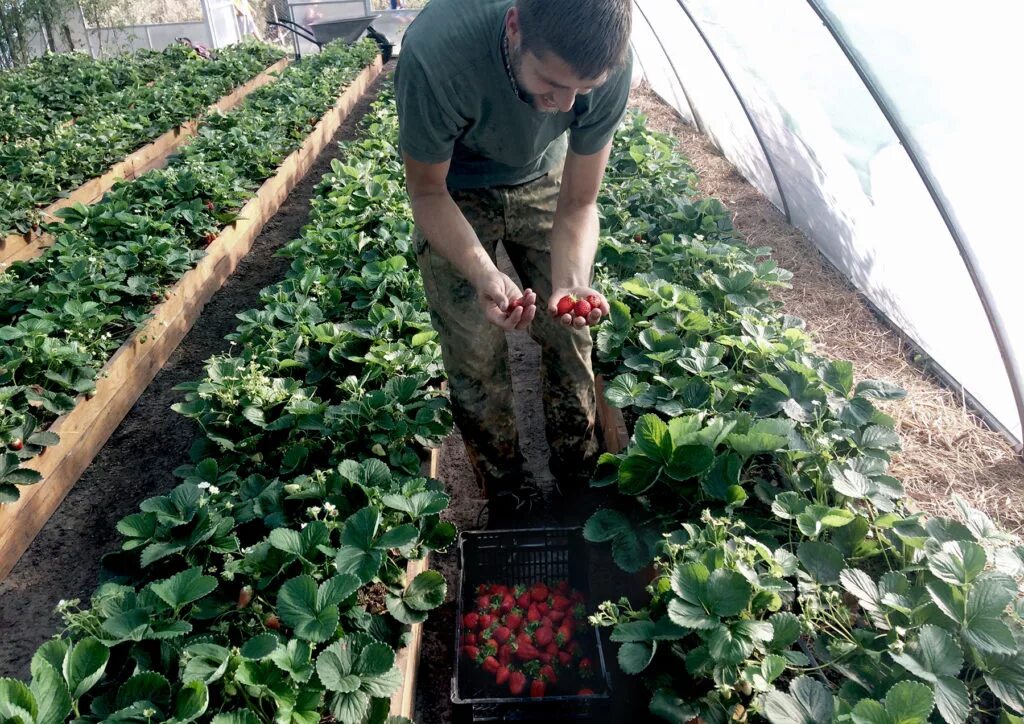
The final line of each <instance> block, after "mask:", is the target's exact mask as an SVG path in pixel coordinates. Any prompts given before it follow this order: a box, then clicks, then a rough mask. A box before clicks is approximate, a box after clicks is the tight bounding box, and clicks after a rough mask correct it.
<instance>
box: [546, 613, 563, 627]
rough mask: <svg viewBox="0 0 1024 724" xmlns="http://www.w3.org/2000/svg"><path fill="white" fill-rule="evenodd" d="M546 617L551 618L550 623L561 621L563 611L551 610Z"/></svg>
mask: <svg viewBox="0 0 1024 724" xmlns="http://www.w3.org/2000/svg"><path fill="white" fill-rule="evenodd" d="M548 618H550V619H551V623H553V624H559V623H562V619H564V618H565V611H552V612H551V613H549V614H548Z"/></svg>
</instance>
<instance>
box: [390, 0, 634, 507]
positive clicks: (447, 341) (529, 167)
mask: <svg viewBox="0 0 1024 724" xmlns="http://www.w3.org/2000/svg"><path fill="white" fill-rule="evenodd" d="M630 20H631V4H630V0H432V1H431V3H430V4H429V5H428V6H427V7H426V8H425V9H424V10H423V11H422V12H421V13H420V15H419V17H417V19H416V20H415V22H413V23H412V25H411V26H410V27H409V30H408V32H407V33H406V35H405V37H404V39H403V42H402V51H401V58H400V60H399V63H398V69H397V71H396V75H395V89H396V96H397V102H398V113H399V127H400V132H399V145H400V148H401V151H402V155H403V159H404V162H405V174H406V185H407V188H408V192H409V197H410V200H411V203H412V211H413V216H414V218H415V222H416V231H415V235H414V242H415V245H416V252H417V257H418V261H419V267H420V271H421V272H422V275H423V283H424V288H425V290H426V294H427V301H428V304H429V307H430V314H431V319H432V322H433V325H434V327H435V328H436V329H437V331H438V333H439V336H440V340H441V348H442V352H443V355H444V363H445V369H446V371H447V373H448V378H449V385H450V391H451V399H452V403H453V407H454V416H455V421H456V423H457V424H458V426H459V429H460V431H461V432H462V436H463V438H464V440H465V444H466V450H467V452H468V454H469V459H470V462H471V463H472V465H473V468H474V472H475V474H476V477H477V482H478V483H479V484H480V485H481V487H483V488H484V490H485V492H486V494H487V496H488V498H489V507H490V515H491V521H490V522H491V525H492V527H493V525H494V518H495V517H496V515H500V516H502V518H503V519H506V520H507V519H508V517H509V516H511V515H515V514H516V513H518V512H520V511H521V510H522V508H523V507H524V506H526V505H528V504H530V502H531V501H532V500H533V499H534V498H535V497H536V489H535V488H534V487H533V486H532V484H530V483H527V482H526V476H525V471H524V465H523V458H522V453H521V451H520V447H519V437H518V432H517V430H516V424H515V410H514V408H513V402H512V400H513V398H512V386H511V382H510V378H509V370H508V349H507V346H506V341H505V332H506V331H512V330H528V331H529V333H530V335H531V336H532V337H533V338H534V339H535V340H536V341H537V342H538V343H539V344H540V346H541V350H542V361H541V364H542V369H543V373H542V377H543V395H544V408H545V417H546V432H547V437H548V442H549V444H550V447H551V471H552V473H553V474H554V476H555V478H556V480H558V481H559V484H560V488H561V492H562V493H563V494H564V493H566V492H569V491H571V490H573V489H574V488H576V487H578V486H580V485H582V484H584V483H585V482H586V480H587V479H589V477H590V475H591V474H592V472H593V468H594V462H595V459H596V454H597V439H596V435H595V429H594V428H595V397H594V375H593V371H592V369H591V365H590V355H591V349H592V341H591V331H590V326H591V325H594V324H596V323H597V322H598V321H599V320H600V318H601V317H602V316H603V315H607V314H608V312H609V310H608V303H607V301H606V300H605V298H604V297H603V296H600V295H599V294H598V293H597V292H596V291H595V290H594V289H592V288H591V283H592V282H591V277H592V267H593V262H594V255H595V253H596V250H597V240H598V213H597V205H596V200H597V194H598V189H599V187H600V183H601V179H602V176H603V174H604V169H605V165H606V163H607V160H608V155H609V152H610V149H611V139H612V135H613V133H614V131H615V128H616V127H617V126H618V124H619V122H620V121H621V119H622V116H623V114H624V113H625V106H626V101H627V98H628V95H629V84H630V75H631V65H632V60H631V57H630V54H629V34H630ZM499 241H501V242H502V245H503V246H504V247H505V249H506V251H507V252H508V255H509V257H510V259H511V261H512V264H513V266H514V267H515V269H516V272H517V273H518V275H519V277H520V279H521V280H522V281H523V283H524V286H525V287H526V289H525V290H523V291H521V290H520V289H519V288H518V287H517V286H516V284H515V282H513V280H512V279H511V278H509V277H508V276H507V275H505V274H504V273H502V272H501V271H500V270H499V269H498V267H497V265H496V263H495V248H496V245H497V243H498V242H499ZM566 295H574V296H576V297H580V298H585V297H587V296H589V295H597V296H598V297H599V302H600V303H599V304H598V305H597V306H596V307H595V308H594V309H593V310H592V311H591V312H590V313H589V315H586V316H585V317H574V316H573V315H570V314H565V315H561V316H559V315H558V314H557V311H556V310H557V304H558V301H559V299H561V298H562V297H563V296H566ZM519 300H521V306H520V302H519ZM512 302H516V304H514V305H513V304H512Z"/></svg>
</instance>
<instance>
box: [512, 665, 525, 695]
mask: <svg viewBox="0 0 1024 724" xmlns="http://www.w3.org/2000/svg"><path fill="white" fill-rule="evenodd" d="M524 689H526V674H524V673H523V672H522V671H513V672H512V673H511V674H509V677H508V690H509V692H510V693H511V694H512V696H521V695H522V693H523V690H524Z"/></svg>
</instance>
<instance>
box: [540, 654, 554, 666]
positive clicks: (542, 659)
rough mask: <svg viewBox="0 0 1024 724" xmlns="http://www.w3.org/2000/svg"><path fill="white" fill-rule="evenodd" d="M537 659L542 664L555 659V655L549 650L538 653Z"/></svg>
mask: <svg viewBox="0 0 1024 724" xmlns="http://www.w3.org/2000/svg"><path fill="white" fill-rule="evenodd" d="M537 660H538V661H539V662H541V663H542V664H550V663H551V662H552V661H554V660H555V657H554V656H552V655H551V654H549V653H548V652H547V651H544V652H542V653H540V654H538V655H537Z"/></svg>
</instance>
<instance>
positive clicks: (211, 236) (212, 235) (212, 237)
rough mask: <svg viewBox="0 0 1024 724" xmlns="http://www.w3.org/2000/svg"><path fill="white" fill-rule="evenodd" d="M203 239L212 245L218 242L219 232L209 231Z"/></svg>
mask: <svg viewBox="0 0 1024 724" xmlns="http://www.w3.org/2000/svg"><path fill="white" fill-rule="evenodd" d="M203 238H204V239H205V240H206V243H207V244H212V243H213V242H214V241H216V240H217V232H215V231H207V232H206V235H205V236H204V237H203Z"/></svg>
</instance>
